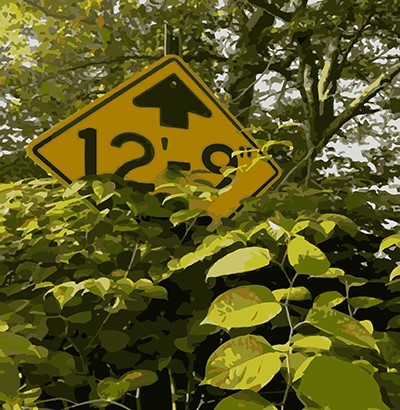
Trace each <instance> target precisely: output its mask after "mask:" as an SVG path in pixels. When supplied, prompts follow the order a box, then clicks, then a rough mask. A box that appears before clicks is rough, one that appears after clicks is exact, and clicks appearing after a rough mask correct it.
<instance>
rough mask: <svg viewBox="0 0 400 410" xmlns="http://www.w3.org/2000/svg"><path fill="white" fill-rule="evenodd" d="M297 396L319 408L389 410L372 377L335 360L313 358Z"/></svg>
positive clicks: (353, 365)
mask: <svg viewBox="0 0 400 410" xmlns="http://www.w3.org/2000/svg"><path fill="white" fill-rule="evenodd" d="M297 394H298V396H299V397H300V399H301V400H302V401H303V400H304V403H306V404H308V405H309V406H312V407H316V408H321V409H328V408H329V409H330V410H366V409H377V410H389V408H388V407H387V406H386V405H385V404H384V403H383V401H382V398H381V394H380V391H379V386H378V384H377V383H376V381H375V380H374V378H373V377H372V376H371V375H370V374H368V373H367V372H366V371H365V370H364V369H362V368H361V367H359V366H357V365H355V364H352V363H350V362H346V361H344V360H340V359H338V358H336V357H328V356H318V357H315V358H314V360H312V361H311V363H309V365H308V367H307V368H306V370H305V372H304V375H303V377H302V378H301V381H300V385H299V387H298V388H297Z"/></svg>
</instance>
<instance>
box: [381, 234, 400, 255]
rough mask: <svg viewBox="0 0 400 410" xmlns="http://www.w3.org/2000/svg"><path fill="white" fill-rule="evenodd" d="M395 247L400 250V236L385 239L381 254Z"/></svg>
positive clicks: (382, 243)
mask: <svg viewBox="0 0 400 410" xmlns="http://www.w3.org/2000/svg"><path fill="white" fill-rule="evenodd" d="M393 245H396V246H397V247H398V248H400V234H395V235H390V236H388V237H387V238H385V239H384V240H383V241H382V242H381V245H380V246H379V252H382V251H384V250H385V249H387V248H390V247H392V246H393Z"/></svg>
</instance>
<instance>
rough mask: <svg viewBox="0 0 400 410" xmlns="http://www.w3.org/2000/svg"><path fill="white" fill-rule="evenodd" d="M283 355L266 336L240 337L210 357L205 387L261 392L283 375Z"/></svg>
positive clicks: (204, 381) (224, 345) (225, 344)
mask: <svg viewBox="0 0 400 410" xmlns="http://www.w3.org/2000/svg"><path fill="white" fill-rule="evenodd" d="M280 355H281V354H280V353H279V352H276V351H274V350H273V348H272V346H271V345H270V344H269V343H268V342H267V341H266V340H265V339H264V338H263V337H262V336H255V335H246V336H239V337H236V338H234V339H231V340H229V341H227V342H225V343H224V344H222V345H221V346H219V347H218V349H217V350H215V351H214V353H213V354H212V355H211V356H210V357H209V359H208V361H207V365H206V375H205V378H204V380H203V381H202V382H201V384H202V385H204V384H210V385H212V386H214V387H219V388H221V389H228V390H239V389H240V390H253V391H258V390H260V389H261V388H262V387H263V386H265V385H266V384H268V383H269V381H270V380H272V378H273V377H274V376H275V374H276V373H278V372H279V370H280V368H281V361H280Z"/></svg>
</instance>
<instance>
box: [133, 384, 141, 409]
mask: <svg viewBox="0 0 400 410" xmlns="http://www.w3.org/2000/svg"><path fill="white" fill-rule="evenodd" d="M135 402H136V410H142V401H141V400H140V388H139V389H136V395H135Z"/></svg>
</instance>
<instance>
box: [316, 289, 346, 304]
mask: <svg viewBox="0 0 400 410" xmlns="http://www.w3.org/2000/svg"><path fill="white" fill-rule="evenodd" d="M344 300H345V297H344V296H343V295H342V294H341V293H339V292H336V290H331V291H329V292H324V293H321V294H320V295H318V296H317V297H316V298H315V300H314V307H319V308H332V307H334V306H337V305H340V304H341V303H342V302H343V301H344Z"/></svg>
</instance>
